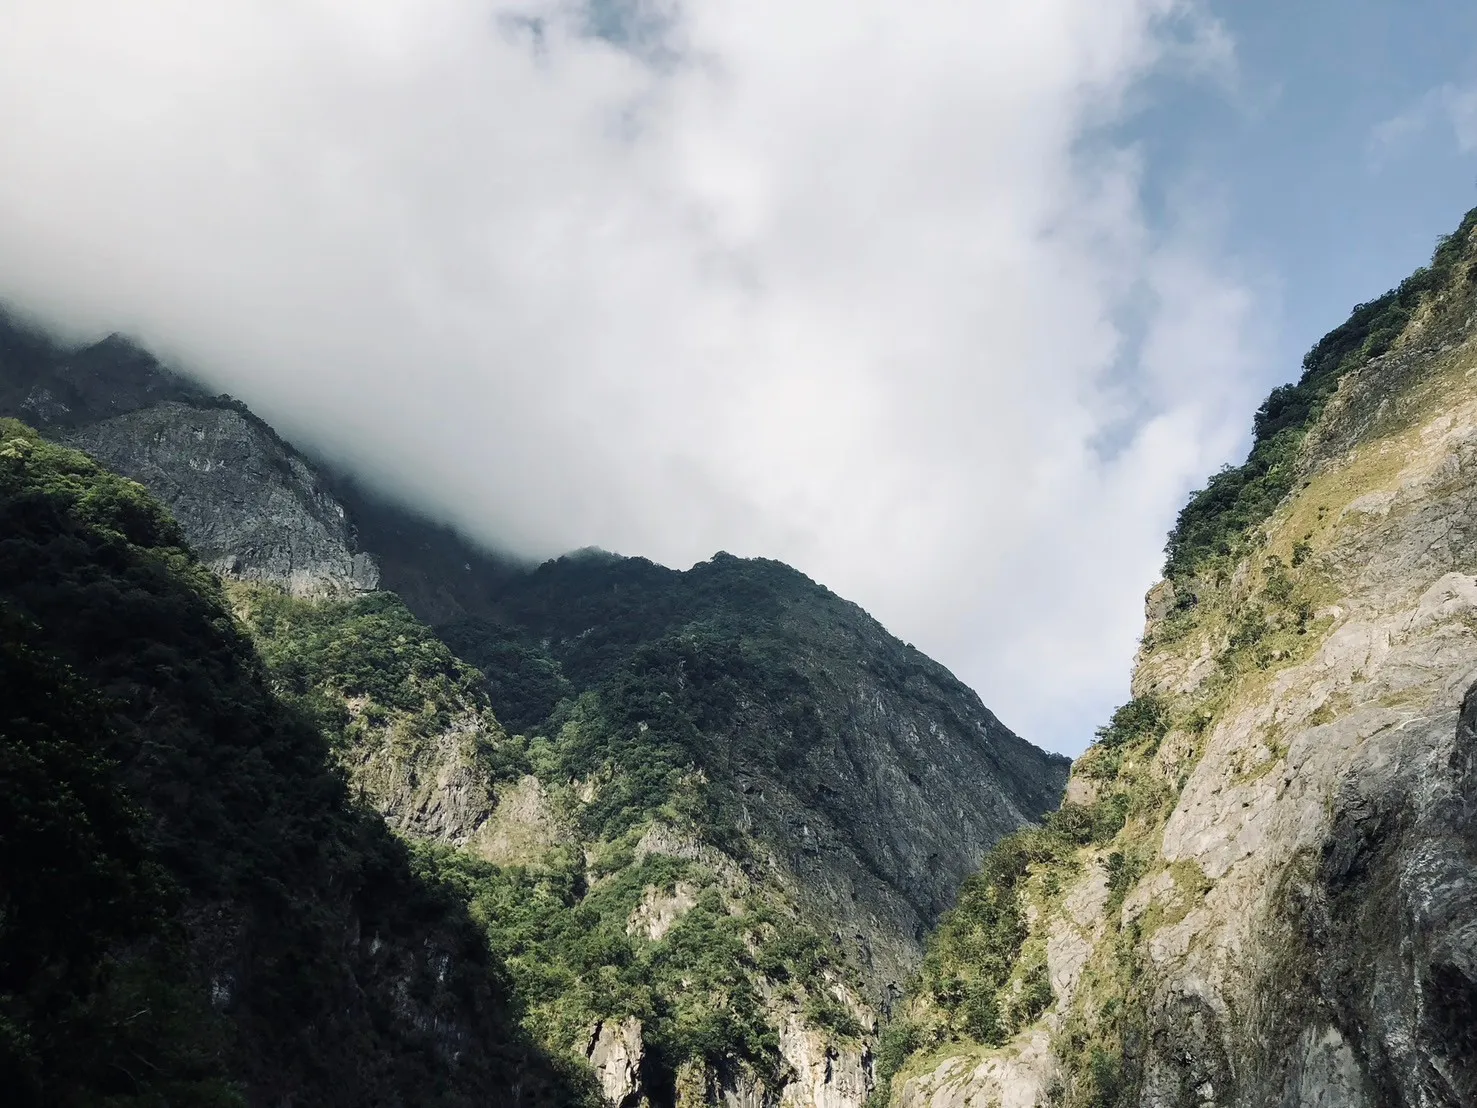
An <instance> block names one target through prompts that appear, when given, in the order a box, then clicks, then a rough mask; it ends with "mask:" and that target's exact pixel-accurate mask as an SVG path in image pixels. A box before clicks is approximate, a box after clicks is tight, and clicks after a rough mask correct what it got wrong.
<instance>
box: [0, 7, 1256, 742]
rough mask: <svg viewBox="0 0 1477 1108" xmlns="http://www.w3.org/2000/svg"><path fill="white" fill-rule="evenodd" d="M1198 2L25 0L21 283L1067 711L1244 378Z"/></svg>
mask: <svg viewBox="0 0 1477 1108" xmlns="http://www.w3.org/2000/svg"><path fill="white" fill-rule="evenodd" d="M1234 71H1235V57H1234V49H1233V46H1232V44H1231V43H1230V42H1229V41H1228V39H1227V37H1226V35H1225V33H1224V32H1223V31H1222V29H1221V28H1220V27H1219V25H1218V24H1217V23H1216V22H1215V21H1214V19H1213V18H1211V16H1210V15H1209V14H1208V13H1207V12H1206V11H1205V10H1204V9H1203V8H1202V7H1201V6H1200V5H1198V4H1195V3H1190V2H1188V0H1020V2H1016V0H994V2H991V3H988V4H964V3H958V2H950V0H915V2H913V3H910V4H897V3H881V2H877V0H846V2H845V3H842V2H840V0H787V2H785V3H778V2H773V0H746V2H744V3H737V2H733V0H697V2H693V3H687V4H678V3H634V4H629V3H628V4H617V3H612V2H610V0H605V2H602V3H598V4H595V5H593V6H591V5H588V4H578V3H559V2H554V0H532V2H529V3H523V4H509V3H500V2H496V0H492V2H474V0H355V2H350V0H296V2H294V3H281V2H269V0H256V2H248V0H213V2H212V3H209V4H200V3H198V2H187V0H136V2H134V3H130V4H127V5H121V4H117V3H114V2H110V0H47V2H46V3H24V2H22V0H0V103H3V104H4V105H5V110H4V111H3V112H0V163H3V165H4V167H5V171H4V173H0V300H3V301H5V302H6V303H8V304H11V305H13V306H15V307H17V308H19V309H21V310H23V311H25V312H27V313H29V314H31V315H32V316H33V317H35V318H37V319H39V320H41V321H43V322H45V323H46V324H47V325H48V326H51V327H54V328H59V329H60V330H61V331H63V332H64V333H65V334H67V335H69V336H71V337H74V338H77V339H82V338H86V337H89V336H92V337H96V336H99V335H101V334H105V333H107V332H110V331H115V330H116V331H123V332H126V333H128V334H129V335H131V336H133V337H134V338H136V339H137V340H138V341H140V342H141V343H142V344H143V345H145V346H147V347H149V348H150V349H151V350H153V351H154V352H155V353H157V354H159V355H161V356H163V357H164V358H166V359H167V360H169V361H171V362H172V363H174V364H176V365H178V366H180V367H182V368H185V369H187V370H189V371H190V372H192V373H194V374H196V375H199V376H201V377H203V378H205V379H206V380H207V381H208V382H210V383H211V384H212V385H214V386H216V387H218V388H219V389H221V390H222V391H229V392H231V393H232V394H234V395H236V396H238V397H240V398H242V399H243V400H245V401H247V402H248V403H249V404H250V405H251V406H252V407H253V408H254V409H256V410H257V411H258V412H259V413H260V414H261V415H262V416H263V417H264V418H266V419H268V420H269V421H270V422H272V423H273V424H274V425H275V426H276V427H277V428H278V429H279V430H280V431H281V432H282V433H283V434H284V435H285V436H287V437H288V438H290V439H292V440H293V441H295V442H297V443H298V444H299V445H300V446H303V447H305V448H308V449H310V450H313V451H315V452H316V453H319V454H321V455H323V456H325V457H328V458H331V459H333V460H335V461H336V462H338V463H339V464H341V465H344V466H346V467H348V468H350V469H351V470H352V471H353V472H355V473H356V474H358V475H359V476H360V477H361V478H362V479H363V480H365V481H366V482H367V483H369V484H371V485H373V486H375V487H378V488H380V489H382V490H384V491H386V492H387V493H389V494H391V495H393V496H395V497H397V498H400V499H402V500H403V501H405V502H406V503H407V504H409V505H410V506H412V507H414V508H415V509H417V510H419V511H421V512H423V513H425V514H427V515H429V516H431V517H433V518H435V519H438V520H442V521H445V522H447V523H450V524H452V525H453V526H455V527H457V528H458V529H460V530H461V531H463V532H464V533H466V534H467V535H468V536H470V537H472V538H475V539H477V540H478V541H481V542H484V543H486V544H488V545H489V546H492V547H495V548H497V549H500V550H505V551H508V552H511V553H515V554H517V555H520V556H524V557H530V558H541V557H546V556H551V555H554V554H557V553H560V552H562V551H565V550H569V549H573V548H576V547H582V546H587V545H598V546H601V547H604V548H606V549H609V550H614V551H619V552H621V553H628V554H641V555H645V556H647V557H650V558H653V559H655V560H657V561H660V562H663V563H666V564H669V565H673V566H678V567H683V566H686V565H690V564H691V563H692V562H694V561H696V560H699V559H702V558H706V557H708V556H710V555H711V554H712V553H713V552H715V551H717V550H720V549H722V550H728V551H730V552H732V553H734V554H739V555H763V556H767V557H773V558H779V559H782V560H784V561H787V562H790V563H791V564H793V565H795V566H797V567H798V568H800V569H802V570H803V571H805V572H806V573H808V574H810V575H811V576H813V577H815V578H817V579H818V580H820V581H821V582H823V583H824V584H826V585H827V586H829V587H830V588H832V589H834V590H835V591H836V592H838V593H840V594H842V595H843V596H846V597H847V598H849V599H852V600H855V601H857V602H858V603H860V604H862V605H863V606H864V607H866V608H867V609H868V610H870V611H871V612H872V613H873V614H874V615H876V616H877V617H878V618H879V619H881V620H882V621H883V622H884V623H885V624H886V625H887V626H888V627H889V629H890V630H892V631H893V632H894V633H895V634H897V635H898V636H900V637H901V638H903V639H906V640H908V641H911V642H913V643H914V644H915V645H917V646H918V647H920V648H921V649H923V650H925V651H926V652H928V653H930V654H932V655H933V656H934V657H936V658H938V659H939V660H940V661H942V662H944V663H945V664H946V665H948V666H949V667H950V668H952V669H953V670H954V671H955V672H956V673H957V674H958V675H959V676H960V677H961V678H963V679H964V680H966V681H967V682H969V683H970V684H971V685H972V686H973V687H974V688H976V689H977V690H978V691H979V692H980V694H981V696H982V697H983V699H984V700H985V702H986V704H988V705H989V706H990V707H991V708H992V709H994V710H995V711H996V713H997V714H998V715H1000V717H1001V718H1002V720H1004V722H1006V723H1007V724H1008V725H1010V726H1011V727H1013V728H1014V729H1016V730H1017V731H1019V732H1020V733H1021V734H1023V735H1024V736H1025V737H1027V738H1029V739H1031V740H1032V741H1035V742H1037V743H1040V744H1043V745H1046V746H1048V747H1052V748H1054V749H1058V750H1063V751H1066V752H1069V753H1070V752H1075V751H1078V750H1080V749H1081V748H1082V747H1083V746H1084V745H1085V743H1086V742H1087V741H1088V739H1089V738H1090V735H1091V730H1092V727H1093V725H1094V724H1096V723H1098V722H1101V721H1102V719H1103V718H1105V716H1106V713H1107V711H1108V710H1109V709H1110V708H1111V707H1112V705H1113V704H1114V703H1116V702H1117V701H1119V700H1121V699H1123V698H1124V697H1126V695H1127V678H1128V670H1129V664H1130V660H1131V657H1132V654H1133V651H1134V648H1135V643H1136V640H1137V636H1138V634H1139V632H1140V629H1141V623H1142V596H1143V592H1144V590H1145V589H1146V588H1147V587H1148V586H1149V585H1150V584H1151V583H1152V581H1153V580H1154V578H1155V577H1156V575H1157V573H1158V569H1159V566H1160V563H1161V561H1162V547H1163V543H1164V537H1165V531H1166V529H1167V527H1168V526H1169V525H1170V523H1171V522H1172V521H1173V518H1174V514H1175V512H1176V511H1177V509H1178V508H1179V506H1180V505H1181V504H1182V503H1183V501H1184V498H1185V496H1186V494H1187V493H1188V492H1189V490H1191V489H1192V488H1194V487H1196V486H1197V485H1199V484H1201V483H1203V481H1204V479H1205V477H1206V476H1207V475H1208V474H1209V473H1210V472H1212V471H1213V470H1214V469H1215V468H1216V466H1218V465H1219V464H1221V463H1222V462H1223V461H1225V460H1227V459H1228V458H1230V457H1231V456H1232V455H1233V454H1234V452H1235V450H1236V449H1237V447H1238V445H1239V444H1241V443H1242V441H1243V435H1244V433H1245V431H1246V430H1247V425H1248V423H1249V413H1250V411H1251V409H1252V407H1253V406H1254V400H1253V393H1254V391H1255V389H1254V387H1253V386H1254V383H1255V379H1256V373H1255V367H1256V364H1257V359H1258V356H1259V353H1260V351H1261V349H1262V345H1263V342H1264V336H1263V335H1262V334H1261V333H1260V331H1259V328H1258V323H1257V320H1258V319H1260V318H1261V317H1262V315H1263V304H1262V300H1263V299H1264V293H1263V292H1262V291H1261V290H1260V289H1259V287H1258V285H1257V283H1256V282H1255V281H1253V280H1252V279H1250V278H1248V277H1247V276H1246V275H1245V273H1244V272H1243V270H1242V267H1241V266H1240V265H1239V264H1238V262H1237V260H1236V258H1235V256H1234V252H1233V251H1232V250H1231V249H1229V248H1228V246H1227V244H1226V243H1225V242H1224V241H1223V240H1222V238H1221V236H1220V233H1219V229H1218V227H1217V225H1216V219H1215V205H1214V202H1213V199H1214V198H1213V195H1208V194H1207V195H1200V194H1196V193H1195V192H1194V191H1193V190H1192V189H1190V187H1189V185H1188V183H1187V185H1186V189H1185V191H1183V192H1182V193H1180V194H1179V195H1178V197H1177V199H1173V200H1172V202H1171V203H1170V205H1169V210H1168V212H1167V214H1166V213H1164V212H1162V211H1156V212H1154V213H1151V211H1150V205H1149V203H1148V201H1147V199H1146V186H1145V175H1146V166H1145V160H1144V154H1143V152H1142V151H1141V150H1139V149H1137V148H1135V147H1134V146H1133V145H1132V144H1130V143H1128V142H1127V141H1125V140H1124V139H1123V138H1122V137H1121V136H1122V133H1123V132H1122V125H1123V123H1124V122H1125V120H1127V119H1130V118H1131V117H1132V114H1133V113H1134V112H1135V111H1136V110H1138V108H1139V107H1140V106H1141V104H1142V99H1143V97H1144V96H1146V95H1148V93H1147V91H1146V89H1147V88H1148V82H1151V81H1155V80H1161V79H1164V78H1166V77H1167V78H1169V79H1172V80H1177V81H1182V82H1190V83H1195V82H1201V83H1204V82H1209V83H1212V84H1213V83H1216V82H1228V81H1234Z"/></svg>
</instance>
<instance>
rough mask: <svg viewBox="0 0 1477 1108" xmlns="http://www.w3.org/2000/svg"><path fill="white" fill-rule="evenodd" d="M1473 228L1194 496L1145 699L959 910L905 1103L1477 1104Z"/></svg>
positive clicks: (902, 1040) (897, 1085)
mask: <svg viewBox="0 0 1477 1108" xmlns="http://www.w3.org/2000/svg"><path fill="white" fill-rule="evenodd" d="M1474 234H1477V214H1474V215H1473V216H1469V217H1468V218H1467V220H1466V221H1465V222H1464V223H1463V224H1462V227H1461V229H1460V230H1459V231H1458V233H1457V234H1456V235H1455V236H1453V237H1452V238H1450V239H1448V240H1445V241H1444V242H1443V243H1442V245H1441V247H1440V248H1439V249H1438V251H1437V254H1436V257H1435V259H1434V261H1433V264H1432V266H1431V267H1429V268H1428V269H1425V270H1422V271H1421V272H1419V273H1417V274H1416V275H1415V276H1414V277H1413V278H1411V279H1410V280H1409V281H1407V282H1406V283H1405V284H1403V285H1402V286H1401V287H1400V288H1399V289H1397V290H1396V291H1395V292H1393V293H1391V294H1390V295H1388V296H1386V297H1382V298H1380V299H1379V300H1377V301H1374V302H1371V303H1370V304H1367V305H1361V306H1360V307H1359V308H1358V309H1357V310H1356V312H1355V314H1354V316H1353V318H1352V319H1351V320H1350V322H1349V323H1348V324H1345V325H1344V326H1343V327H1341V328H1339V329H1338V330H1337V331H1335V332H1333V333H1332V334H1331V335H1330V336H1329V337H1328V338H1327V339H1325V340H1324V341H1323V342H1322V343H1320V345H1319V347H1317V348H1316V349H1315V350H1314V351H1313V353H1312V354H1310V355H1309V359H1308V361H1307V362H1305V371H1306V372H1305V374H1304V377H1303V379H1302V381H1301V382H1299V383H1298V384H1297V385H1295V386H1287V387H1285V388H1284V389H1279V390H1278V391H1277V392H1275V393H1274V394H1273V395H1272V397H1271V398H1270V399H1269V400H1268V402H1267V404H1266V405H1264V406H1263V408H1262V410H1261V411H1260V412H1259V413H1258V418H1257V441H1256V446H1255V448H1254V450H1253V453H1252V457H1251V459H1250V460H1249V461H1248V463H1247V465H1246V466H1244V467H1242V468H1241V469H1239V470H1234V471H1229V472H1228V473H1226V474H1222V475H1221V476H1219V477H1218V478H1217V479H1216V480H1215V481H1213V482H1212V484H1211V485H1210V486H1209V487H1208V488H1207V490H1206V491H1205V492H1203V493H1201V494H1198V495H1197V497H1196V498H1195V500H1193V501H1192V503H1191V505H1190V506H1189V507H1188V508H1187V509H1186V511H1185V513H1184V514H1183V515H1182V516H1181V519H1180V523H1179V526H1178V527H1177V528H1176V532H1175V534H1174V536H1173V537H1172V540H1171V544H1170V549H1169V554H1170V559H1169V574H1168V577H1167V579H1166V580H1165V581H1163V582H1161V583H1160V584H1159V585H1157V586H1156V587H1155V588H1154V589H1153V590H1152V591H1151V592H1150V594H1149V599H1148V618H1147V623H1146V628H1145V633H1144V638H1143V645H1142V648H1141V651H1140V654H1139V658H1138V660H1137V665H1136V669H1135V674H1134V680H1133V692H1134V700H1133V702H1132V703H1131V704H1130V705H1127V706H1125V708H1124V709H1121V710H1120V712H1119V713H1117V714H1116V715H1115V717H1114V719H1113V721H1112V722H1111V723H1110V724H1109V725H1108V726H1107V727H1105V728H1104V729H1103V730H1102V731H1100V732H1099V739H1098V741H1097V743H1096V744H1095V745H1094V746H1093V748H1092V749H1091V750H1089V752H1088V753H1087V754H1086V755H1084V757H1083V758H1082V759H1080V760H1079V762H1078V763H1077V764H1076V765H1075V767H1074V769H1073V774H1072V779H1071V782H1070V784H1069V786H1068V790H1067V803H1066V805H1065V806H1064V808H1063V809H1062V812H1061V813H1060V814H1058V815H1056V816H1053V817H1052V820H1051V821H1049V822H1048V825H1047V828H1046V830H1045V831H1044V832H1042V833H1041V834H1039V835H1037V836H1036V837H1034V838H1032V837H1029V836H1028V837H1026V838H1017V839H1016V840H1013V849H1015V850H1017V851H1018V852H1020V854H1021V858H1020V861H1019V864H1018V865H1014V866H1011V865H1007V864H1006V863H1005V862H1002V861H999V860H996V861H993V862H992V863H991V865H992V866H993V868H990V867H987V874H989V875H990V876H989V879H988V880H986V881H983V885H984V886H985V887H984V888H983V889H982V890H981V891H980V892H979V897H978V899H977V901H976V902H972V903H970V904H968V905H964V904H962V905H961V907H960V909H959V910H958V912H957V913H956V915H955V916H954V917H951V919H950V920H949V921H946V924H945V928H944V931H943V932H941V935H942V936H943V937H944V938H945V939H946V940H947V942H944V943H941V944H939V945H937V946H936V947H935V949H934V950H933V951H931V953H930V959H931V960H932V963H933V965H934V970H935V972H933V973H932V975H931V976H929V975H927V974H926V975H925V977H926V978H927V981H926V983H925V987H924V988H922V989H921V990H920V992H919V993H918V994H917V995H916V996H915V997H914V999H913V1000H912V1002H911V1006H910V1009H909V1014H908V1016H907V1017H906V1018H905V1019H900V1020H899V1021H898V1023H897V1025H896V1027H895V1029H894V1031H893V1033H892V1034H893V1039H894V1041H895V1043H896V1044H899V1046H898V1049H897V1050H895V1051H894V1055H895V1062H896V1063H900V1067H899V1072H897V1074H896V1076H895V1077H894V1078H893V1081H892V1096H893V1100H894V1102H895V1103H897V1104H899V1105H904V1106H908V1108H912V1106H922V1105H930V1106H933V1108H945V1106H950V1105H958V1106H963V1105H970V1106H980V1108H984V1106H986V1105H1011V1106H1022V1108H1024V1106H1031V1105H1045V1104H1048V1103H1051V1104H1062V1105H1088V1104H1094V1105H1103V1104H1112V1105H1142V1106H1144V1108H1150V1106H1152V1108H1181V1106H1184V1108H1189V1106H1196V1108H1210V1106H1213V1105H1216V1106H1225V1108H1231V1106H1237V1108H1254V1106H1257V1108H1259V1106H1264V1105H1271V1104H1277V1105H1285V1106H1293V1105H1301V1106H1308V1108H1312V1106H1314V1105H1334V1104H1337V1105H1351V1106H1369V1108H1374V1106H1377V1105H1378V1106H1407V1105H1408V1106H1412V1108H1413V1106H1416V1105H1420V1106H1437V1105H1441V1106H1452V1108H1455V1106H1457V1105H1471V1104H1473V1103H1477V818H1474V817H1477V778H1474V776H1473V774H1474V757H1477V745H1474V743H1477V695H1474V693H1473V691H1472V689H1473V682H1474V680H1477V636H1474V634H1473V631H1474V629H1477V531H1474V528H1473V526H1472V520H1473V518H1474V511H1477V287H1474V283H1473V274H1474V270H1477V238H1474ZM1105 808H1110V809H1113V810H1114V811H1113V816H1114V818H1112V819H1111V820H1108V821H1107V822H1106V823H1099V824H1097V825H1096V826H1089V823H1090V822H1091V821H1088V822H1084V819H1085V817H1087V816H1088V815H1092V814H1100V813H1101V812H1102V811H1103V810H1104V809H1105ZM1073 826H1076V827H1077V828H1079V829H1081V828H1085V830H1081V832H1080V833H1074V832H1073ZM1002 904H1003V905H1004V908H1002V907H1001V905H1002ZM987 909H989V910H987ZM992 913H993V914H992ZM1002 921H1004V922H1002ZM1012 921H1014V922H1012ZM982 951H992V952H995V953H997V954H1000V955H1001V956H1000V958H999V960H998V961H997V962H995V963H990V962H988V960H987V959H984V958H982V957H980V952H982ZM1002 952H1003V953H1002ZM1032 981H1039V982H1040V984H1041V988H1042V992H1041V1000H1040V1004H1039V1005H1037V1006H1036V1008H1035V1010H1033V1011H1028V1012H1026V1013H1025V1016H1024V1018H1019V1019H1005V1018H998V1019H997V1018H995V1017H994V1013H996V1012H1005V1011H1007V1010H1008V1009H1009V1007H1010V1004H1011V1001H1012V998H1013V997H1015V996H1018V995H1020V994H1021V992H1022V989H1023V987H1026V986H1028V985H1029V984H1030V983H1031V982H1032ZM951 982H952V983H953V984H952V985H951V984H950V983H951ZM976 986H978V987H979V988H980V989H981V990H983V992H984V993H986V994H987V996H986V999H988V1000H989V1002H990V1004H992V1005H994V1007H993V1008H991V1009H990V1012H991V1018H989V1019H972V1016H973V1014H974V1012H975V1009H972V1008H971V1007H970V1005H969V1004H968V1003H963V1002H961V1001H960V997H961V996H965V998H966V1000H967V999H968V994H969V990H970V989H971V988H972V987H976ZM951 988H952V989H953V991H952V992H951ZM909 1051H911V1053H908V1052H909Z"/></svg>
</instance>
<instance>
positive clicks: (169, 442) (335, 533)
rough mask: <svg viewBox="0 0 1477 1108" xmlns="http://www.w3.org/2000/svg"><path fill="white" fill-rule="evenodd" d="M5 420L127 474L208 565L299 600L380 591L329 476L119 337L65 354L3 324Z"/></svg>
mask: <svg viewBox="0 0 1477 1108" xmlns="http://www.w3.org/2000/svg"><path fill="white" fill-rule="evenodd" d="M0 414H4V415H7V416H11V417H13V418H16V419H21V420H24V421H25V422H27V423H29V424H30V425H32V426H35V427H38V428H41V429H43V430H45V431H47V432H48V433H49V434H50V435H51V436H52V437H53V438H54V439H56V440H58V441H62V442H66V443H67V444H68V445H72V446H76V447H77V448H78V449H80V450H83V451H86V452H87V453H88V454H90V455H92V456H93V457H95V458H97V459H98V460H99V461H100V462H102V463H103V464H104V465H106V466H108V467H109V468H110V469H112V470H114V471H116V472H118V473H121V474H123V475H124V476H126V477H130V478H132V479H134V480H136V481H138V482H139V483H140V484H142V485H143V486H144V487H146V488H148V489H149V490H150V491H151V492H153V493H154V495H155V496H157V497H159V499H160V500H161V501H162V502H163V503H165V504H166V505H167V506H168V508H169V510H170V512H171V514H173V515H174V517H175V518H176V519H178V520H179V522H180V524H181V525H182V526H183V527H184V528H185V533H186V536H187V537H188V539H189V542H190V545H191V546H192V547H193V549H194V550H195V551H196V552H197V553H198V554H199V556H200V557H201V559H202V560H203V561H205V562H206V563H208V564H209V565H210V566H211V568H212V569H214V570H216V571H217V572H219V573H221V574H223V575H225V576H228V577H237V578H241V579H244V580H255V581H265V582H270V583H272V584H276V585H280V586H282V587H284V588H286V589H288V590H289V591H291V592H293V593H295V594H299V595H322V594H328V593H336V592H357V591H366V590H370V589H373V588H375V586H376V585H377V584H378V581H379V568H378V566H377V565H376V564H375V561H374V559H373V558H371V557H370V556H368V555H367V554H365V553H363V552H362V550H361V549H360V548H359V546H358V543H357V539H356V537H355V534H354V529H353V527H352V525H351V524H350V522H349V520H348V517H347V513H346V512H345V510H344V507H343V505H342V504H340V503H339V502H338V500H337V499H335V498H334V496H333V495H332V494H331V493H330V492H329V490H328V488H327V485H326V482H325V481H324V479H323V478H322V476H321V475H320V474H319V473H318V472H317V471H316V470H315V469H314V467H313V466H311V465H310V464H309V463H308V461H307V460H306V459H305V458H303V457H302V455H300V454H299V453H298V452H297V451H295V450H294V449H292V447H290V446H288V445H287V444H286V443H285V442H283V441H282V440H281V439H280V438H278V437H277V435H276V434H275V433H274V432H273V431H272V429H271V428H270V427H268V426H267V425H266V424H265V423H263V422H262V421H261V420H259V419H257V418H255V417H254V416H252V415H251V414H250V413H249V412H248V411H247V410H246V408H245V407H244V405H241V404H239V403H236V402H234V401H232V400H230V398H229V397H213V396H210V395H209V394H207V393H206V392H205V391H204V390H203V389H201V388H199V387H198V386H197V385H195V384H194V383H193V382H191V381H189V380H187V379H185V378H183V377H180V376H179V375H177V374H175V373H172V372H170V371H169V370H168V369H166V368H165V367H163V366H161V365H160V364H159V363H158V362H157V361H156V360H155V359H153V358H152V357H150V356H149V355H148V354H147V353H145V352H144V351H142V350H140V349H138V348H137V347H135V346H133V345H131V344H130V343H128V342H126V341H125V340H123V339H121V338H117V337H113V338H108V339H105V340H103V341H102V342H100V343H97V344H95V345H93V346H89V347H86V348H84V349H82V350H77V351H74V350H68V349H66V348H63V347H60V346H58V345H56V344H54V343H52V342H51V341H49V340H48V339H47V338H45V337H44V336H37V335H33V334H30V333H28V332H26V331H25V330H24V329H21V328H18V327H16V326H15V325H13V324H11V323H9V322H7V321H6V320H5V319H4V318H3V317H0Z"/></svg>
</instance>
